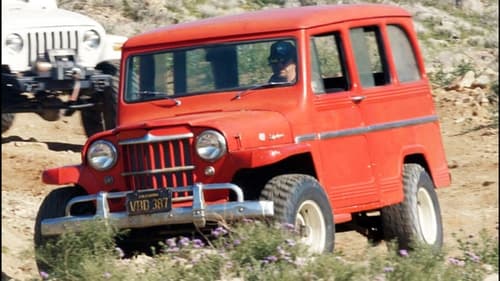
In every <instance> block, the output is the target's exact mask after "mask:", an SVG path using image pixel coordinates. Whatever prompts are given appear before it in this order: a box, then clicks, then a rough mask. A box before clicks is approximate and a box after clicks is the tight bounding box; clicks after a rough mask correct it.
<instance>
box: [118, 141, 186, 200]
mask: <svg viewBox="0 0 500 281" xmlns="http://www.w3.org/2000/svg"><path fill="white" fill-rule="evenodd" d="M150 138H160V139H159V140H158V139H154V141H148V140H149V139H150ZM192 141H193V139H192V134H187V135H180V136H179V137H178V138H176V137H175V136H174V137H172V136H170V137H169V136H166V137H153V136H151V135H146V136H145V137H144V138H140V139H134V140H126V141H122V142H121V143H120V145H121V149H122V151H123V156H124V164H125V166H124V172H123V175H124V176H125V177H126V178H127V182H128V184H129V185H130V187H131V188H132V189H134V190H135V189H148V188H162V187H172V188H175V187H180V186H187V185H192V184H193V183H194V179H193V171H192V170H193V169H194V167H193V163H192V157H191V145H192ZM174 196H175V197H177V196H189V194H188V193H187V192H184V193H183V194H177V193H174Z"/></svg>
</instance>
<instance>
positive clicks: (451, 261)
mask: <svg viewBox="0 0 500 281" xmlns="http://www.w3.org/2000/svg"><path fill="white" fill-rule="evenodd" d="M448 262H450V263H451V264H453V265H456V266H464V265H465V262H464V261H462V260H459V259H456V258H449V259H448Z"/></svg>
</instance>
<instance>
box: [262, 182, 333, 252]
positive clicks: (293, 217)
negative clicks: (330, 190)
mask: <svg viewBox="0 0 500 281" xmlns="http://www.w3.org/2000/svg"><path fill="white" fill-rule="evenodd" d="M261 199H262V200H271V201H273V202H274V213H275V219H276V220H277V221H279V222H282V223H288V224H293V225H295V228H296V229H297V230H299V232H300V234H301V241H302V242H303V243H304V244H305V245H307V246H309V248H310V250H311V252H313V253H324V252H332V251H333V248H334V242H335V241H334V240H335V223H334V219H333V212H332V209H331V207H330V203H329V200H328V197H327V196H326V194H325V192H324V190H323V188H322V187H321V186H320V184H319V183H318V181H317V180H316V179H315V178H313V177H311V176H308V175H301V174H290V175H281V176H277V177H275V178H273V179H271V180H270V181H269V182H268V183H267V184H266V186H265V187H264V189H263V191H262V194H261Z"/></svg>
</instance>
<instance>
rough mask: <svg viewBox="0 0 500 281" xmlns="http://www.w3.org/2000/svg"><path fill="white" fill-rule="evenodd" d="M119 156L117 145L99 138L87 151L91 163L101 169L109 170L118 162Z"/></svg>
mask: <svg viewBox="0 0 500 281" xmlns="http://www.w3.org/2000/svg"><path fill="white" fill-rule="evenodd" d="M117 158H118V155H117V152H116V148H115V146H114V145H113V144H112V143H110V142H109V141H105V140H98V141H95V142H94V143H92V144H91V145H90V147H89V149H88V151H87V160H88V162H89V165H90V166H91V167H92V168H94V169H96V170H99V171H104V170H108V169H110V168H111V167H113V166H114V165H115V164H116V160H117Z"/></svg>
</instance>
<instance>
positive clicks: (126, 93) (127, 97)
mask: <svg viewBox="0 0 500 281" xmlns="http://www.w3.org/2000/svg"><path fill="white" fill-rule="evenodd" d="M277 41H287V42H291V43H292V44H293V45H294V46H295V55H296V58H297V59H296V61H295V64H296V69H295V72H296V75H295V80H294V81H293V82H288V83H282V84H281V85H277V87H290V86H293V85H296V84H297V83H298V82H299V74H300V70H299V69H300V59H298V57H299V54H300V52H299V50H298V49H299V43H298V42H299V40H298V39H297V38H296V37H293V36H281V37H270V38H262V39H250V40H248V39H247V40H238V41H229V42H220V43H217V42H210V43H207V44H197V45H191V46H185V47H178V48H171V49H162V50H159V51H158V50H156V51H148V52H135V53H133V54H131V55H129V56H127V57H126V60H125V64H124V65H125V71H124V74H125V75H124V76H125V79H124V83H123V85H124V89H123V100H124V102H125V103H141V102H149V101H154V100H161V99H168V98H170V99H179V98H183V97H190V96H198V95H206V94H214V93H227V92H235V91H238V92H240V91H245V90H248V89H252V88H255V86H256V85H265V84H270V82H268V81H266V82H265V83H251V84H239V83H238V85H237V86H235V87H222V88H218V87H216V86H214V87H212V89H207V90H199V91H188V90H186V91H184V92H175V91H174V92H167V91H165V92H162V93H163V94H165V95H158V98H151V97H149V98H147V99H139V98H135V99H134V98H131V95H132V94H133V93H135V94H136V95H137V94H139V93H140V92H144V91H152V92H161V91H157V90H156V89H154V90H149V89H138V90H137V91H135V92H134V91H133V89H131V86H130V83H131V82H132V81H133V78H132V75H133V74H132V73H131V71H134V68H133V65H132V64H133V63H134V61H133V60H134V58H143V57H145V56H156V55H172V56H173V55H174V54H176V53H179V52H180V53H184V54H185V53H187V52H191V51H193V50H203V51H207V50H212V49H217V48H224V47H234V48H237V46H250V45H252V44H253V45H257V44H268V45H269V46H270V45H271V44H273V43H275V42H277ZM269 51H270V50H269V49H268V50H266V53H265V59H266V62H265V67H266V68H265V70H266V72H265V74H266V75H267V78H269V77H271V76H272V74H273V72H272V70H271V66H270V64H269V62H268V58H269ZM235 52H237V51H235ZM236 56H238V54H236ZM261 56H263V54H261ZM239 59H240V57H236V62H235V63H236V64H237V70H238V71H239V70H240V67H241V66H240V64H238V63H239V62H238V60H239ZM208 63H211V62H208ZM187 64H188V63H185V65H184V67H185V68H186V67H187ZM261 65H263V63H262V62H261ZM131 69H132V70H131ZM211 70H212V72H213V71H214V70H213V69H211ZM159 73H161V72H159ZM249 74H250V73H249ZM155 75H156V74H155ZM236 75H239V74H236ZM172 76H173V75H172ZM188 79H192V78H189V76H188V75H186V77H185V78H184V83H187V82H186V81H187V80H188ZM135 80H137V79H135ZM165 83H167V82H165ZM137 87H138V86H137ZM260 88H261V87H257V89H256V90H259V89H260ZM263 88H265V87H263ZM263 88H262V89H263ZM165 96H167V97H165Z"/></svg>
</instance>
